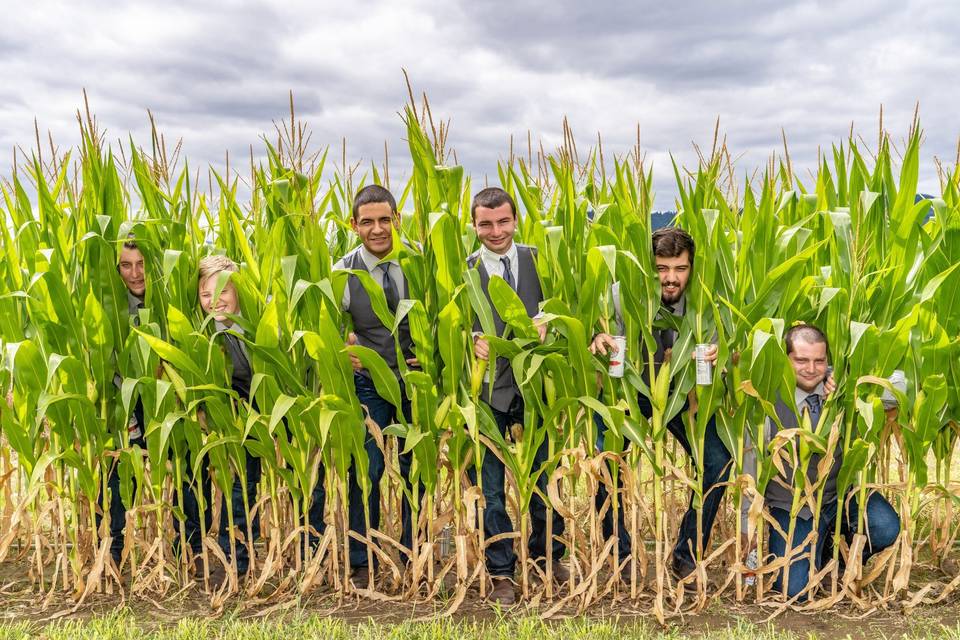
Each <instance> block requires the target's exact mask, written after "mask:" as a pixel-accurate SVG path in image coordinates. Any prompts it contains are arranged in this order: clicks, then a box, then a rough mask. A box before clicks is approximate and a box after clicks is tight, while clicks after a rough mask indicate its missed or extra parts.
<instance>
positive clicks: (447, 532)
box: [437, 524, 453, 558]
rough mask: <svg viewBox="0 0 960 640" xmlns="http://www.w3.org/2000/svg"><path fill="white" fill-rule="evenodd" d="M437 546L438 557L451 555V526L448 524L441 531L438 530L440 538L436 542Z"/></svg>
mask: <svg viewBox="0 0 960 640" xmlns="http://www.w3.org/2000/svg"><path fill="white" fill-rule="evenodd" d="M437 546H438V547H439V551H440V557H441V558H446V557H447V556H449V555H450V554H451V553H453V526H452V525H450V524H445V525H444V526H443V529H441V530H440V536H439V539H438V540H437Z"/></svg>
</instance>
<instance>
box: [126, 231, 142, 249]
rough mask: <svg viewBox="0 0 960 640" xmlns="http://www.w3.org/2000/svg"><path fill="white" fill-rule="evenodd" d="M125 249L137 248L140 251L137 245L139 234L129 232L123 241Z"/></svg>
mask: <svg viewBox="0 0 960 640" xmlns="http://www.w3.org/2000/svg"><path fill="white" fill-rule="evenodd" d="M123 248H124V249H136V250H137V251H140V247H139V246H138V245H137V236H135V235H133V234H132V233H128V234H127V239H126V240H124V241H123Z"/></svg>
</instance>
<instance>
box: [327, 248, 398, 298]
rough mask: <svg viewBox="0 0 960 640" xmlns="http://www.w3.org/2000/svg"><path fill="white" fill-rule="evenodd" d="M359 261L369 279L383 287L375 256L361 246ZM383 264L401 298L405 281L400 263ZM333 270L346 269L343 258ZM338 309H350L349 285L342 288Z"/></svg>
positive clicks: (378, 259) (378, 261) (388, 262)
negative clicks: (367, 273) (367, 272)
mask: <svg viewBox="0 0 960 640" xmlns="http://www.w3.org/2000/svg"><path fill="white" fill-rule="evenodd" d="M359 251H360V259H361V260H363V264H364V266H365V267H366V268H367V271H369V272H370V277H371V278H373V281H374V282H376V283H377V284H378V285H380V287H381V288H382V287H383V270H382V269H380V268H378V266H377V265H379V264H380V262H381V260H380V258H378V257H377V256H375V255H373V254H372V253H370V252H369V251H367V248H366V247H365V246H363V245H360V247H359ZM384 264H387V265H389V266H388V267H387V271H388V272H389V273H390V279H391V280H393V284H395V285H396V286H397V292H398V293H399V294H400V297H401V298H402V297H403V296H404V292H405V290H406V287H405V280H404V278H403V270H402V269H401V268H400V263H399V262H398V261H396V260H388V261H387V262H385V263H384ZM333 268H334V270H338V269H346V267H345V266H344V261H343V258H341V259H340V260H338V261H337V263H336V264H335V265H333ZM340 308H341V309H342V310H343V311H346V310H347V309H349V308H350V287H349V285H348V286H346V287H344V288H343V299H342V300H341V301H340Z"/></svg>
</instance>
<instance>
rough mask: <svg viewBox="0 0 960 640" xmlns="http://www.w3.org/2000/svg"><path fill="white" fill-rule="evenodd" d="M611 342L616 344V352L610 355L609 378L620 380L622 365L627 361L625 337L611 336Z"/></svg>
mask: <svg viewBox="0 0 960 640" xmlns="http://www.w3.org/2000/svg"><path fill="white" fill-rule="evenodd" d="M613 340H614V341H615V342H616V343H617V351H616V353H611V354H610V377H611V378H622V377H623V363H624V361H625V360H626V359H627V337H626V336H613Z"/></svg>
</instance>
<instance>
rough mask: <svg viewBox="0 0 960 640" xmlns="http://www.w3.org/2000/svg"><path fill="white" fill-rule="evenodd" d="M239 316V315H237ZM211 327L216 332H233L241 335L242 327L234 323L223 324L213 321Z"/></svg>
mask: <svg viewBox="0 0 960 640" xmlns="http://www.w3.org/2000/svg"><path fill="white" fill-rule="evenodd" d="M238 315H239V314H238ZM213 326H214V328H216V330H217V331H233V332H234V333H236V334H239V335H241V336H242V335H243V327H241V326H240V325H239V324H237V323H236V322H234V323H233V324H229V325H228V324H226V323H225V322H220V321H219V320H214V321H213Z"/></svg>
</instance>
